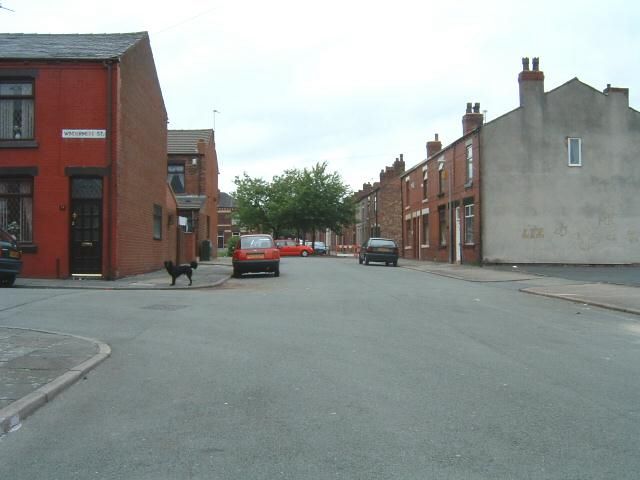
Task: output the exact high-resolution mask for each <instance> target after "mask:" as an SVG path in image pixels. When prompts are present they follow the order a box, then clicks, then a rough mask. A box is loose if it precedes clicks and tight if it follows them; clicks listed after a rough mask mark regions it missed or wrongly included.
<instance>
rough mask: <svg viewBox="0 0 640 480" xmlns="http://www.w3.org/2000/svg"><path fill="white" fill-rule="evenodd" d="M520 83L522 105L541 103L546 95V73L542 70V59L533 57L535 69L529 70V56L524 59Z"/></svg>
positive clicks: (519, 78) (519, 76)
mask: <svg viewBox="0 0 640 480" xmlns="http://www.w3.org/2000/svg"><path fill="white" fill-rule="evenodd" d="M518 83H519V84H520V106H521V107H525V106H527V105H531V106H533V105H534V104H535V103H538V104H540V102H541V101H542V97H543V95H544V73H543V72H542V71H541V70H540V59H539V58H538V57H535V58H534V59H533V70H529V58H527V57H525V58H523V59H522V72H520V75H518Z"/></svg>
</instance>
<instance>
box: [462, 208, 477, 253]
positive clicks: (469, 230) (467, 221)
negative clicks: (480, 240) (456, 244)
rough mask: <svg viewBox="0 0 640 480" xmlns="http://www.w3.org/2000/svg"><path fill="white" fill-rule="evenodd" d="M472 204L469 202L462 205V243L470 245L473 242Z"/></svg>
mask: <svg viewBox="0 0 640 480" xmlns="http://www.w3.org/2000/svg"><path fill="white" fill-rule="evenodd" d="M473 219H474V204H473V203H469V204H466V205H465V206H464V243H465V244H467V245H472V244H474V243H475V241H474V237H473Z"/></svg>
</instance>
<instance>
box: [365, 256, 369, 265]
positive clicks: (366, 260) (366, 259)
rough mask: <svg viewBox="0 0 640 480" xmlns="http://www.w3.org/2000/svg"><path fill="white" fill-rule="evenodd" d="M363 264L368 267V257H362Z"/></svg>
mask: <svg viewBox="0 0 640 480" xmlns="http://www.w3.org/2000/svg"><path fill="white" fill-rule="evenodd" d="M364 264H365V265H369V257H367V256H366V255H365V256H364Z"/></svg>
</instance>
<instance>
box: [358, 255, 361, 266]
mask: <svg viewBox="0 0 640 480" xmlns="http://www.w3.org/2000/svg"><path fill="white" fill-rule="evenodd" d="M358 263H359V264H360V265H362V257H361V256H360V255H358Z"/></svg>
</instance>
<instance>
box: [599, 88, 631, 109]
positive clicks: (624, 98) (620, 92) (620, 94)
mask: <svg viewBox="0 0 640 480" xmlns="http://www.w3.org/2000/svg"><path fill="white" fill-rule="evenodd" d="M602 93H604V94H605V95H606V96H607V97H609V98H610V99H612V100H613V101H615V102H616V103H619V104H620V106H621V107H627V108H628V107H629V89H628V88H621V87H612V86H611V84H610V83H607V88H605V89H604V90H603V92H602Z"/></svg>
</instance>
